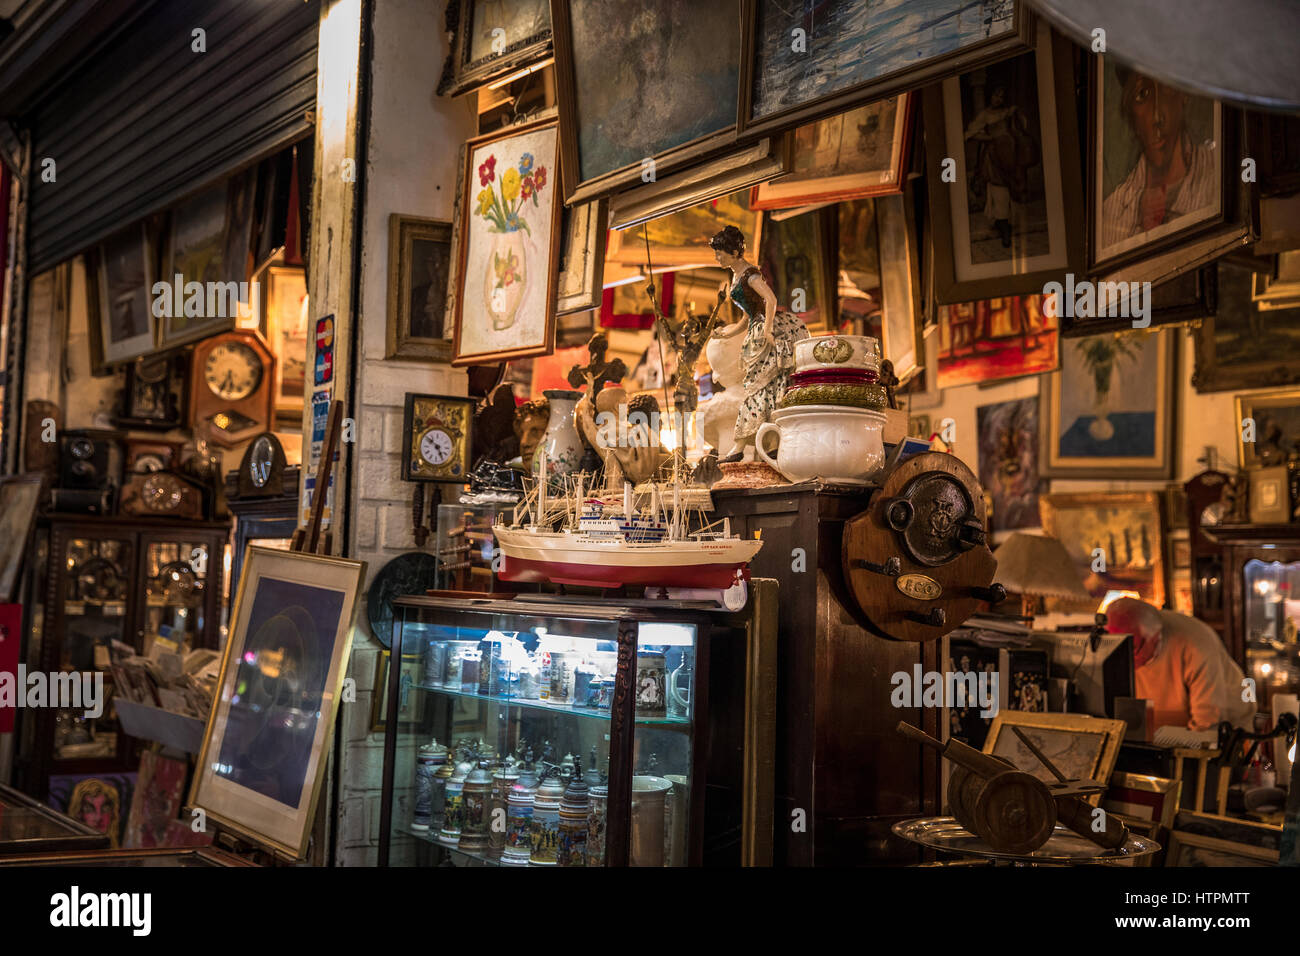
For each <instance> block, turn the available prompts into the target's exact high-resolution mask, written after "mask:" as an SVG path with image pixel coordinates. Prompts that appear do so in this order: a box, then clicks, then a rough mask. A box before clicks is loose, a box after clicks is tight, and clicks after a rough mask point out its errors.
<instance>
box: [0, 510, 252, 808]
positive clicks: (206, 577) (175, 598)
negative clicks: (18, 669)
mask: <svg viewBox="0 0 1300 956" xmlns="http://www.w3.org/2000/svg"><path fill="white" fill-rule="evenodd" d="M229 531H230V527H229V525H228V524H226V523H224V522H220V523H216V522H202V521H192V522H177V521H161V520H158V519H149V518H131V519H121V518H100V517H89V516H80V517H73V516H60V515H52V516H49V517H46V518H42V519H41V520H40V522H39V524H38V533H37V541H36V544H35V549H34V552H33V553H34V554H36V555H37V557H38V564H39V567H37V569H36V573H34V574H33V575H31V589H30V592H29V596H28V606H29V607H30V613H29V621H30V625H29V626H30V628H31V630H30V635H29V643H28V651H27V655H28V656H27V661H28V666H29V667H33V668H35V669H39V670H40V671H43V672H45V673H47V674H52V673H58V672H68V671H80V672H82V673H83V674H86V675H88V676H91V677H92V679H93V675H94V674H95V672H97V671H98V672H103V675H104V676H103V680H104V684H105V692H106V693H107V691H108V689H109V688H110V687H111V682H112V676H111V674H110V673H109V672H108V671H109V663H110V657H111V647H112V642H115V641H116V642H121V643H124V644H127V645H130V646H132V647H133V648H134V649H135V652H136V653H143V652H144V651H145V650H147V646H146V645H147V643H148V641H150V640H152V639H153V638H154V637H157V636H166V637H168V639H170V640H172V641H174V642H175V643H176V644H177V645H178V646H179V645H182V644H186V643H188V644H189V645H190V646H191V647H195V648H198V647H210V648H215V647H217V646H218V643H219V640H220V637H219V635H220V631H219V627H220V623H221V620H220V619H221V604H222V593H223V584H224V579H223V573H222V571H223V567H224V558H225V546H226V542H227V539H228V536H229ZM84 709H85V708H77V707H72V708H55V707H41V708H35V709H30V710H29V709H24V710H20V711H19V720H20V721H21V722H22V725H21V730H20V738H19V739H20V741H21V744H20V746H21V752H20V756H19V760H18V763H17V778H16V779H17V780H18V782H19V785H20V787H21V789H22V790H23V791H25V792H26V793H29V794H32V795H33V796H36V797H40V798H44V797H45V796H46V794H47V792H48V788H49V777H50V775H51V774H79V773H110V772H114V771H118V772H126V771H130V770H134V769H135V756H136V747H135V743H134V741H132V739H131V738H129V737H127V736H126V735H125V734H123V733H122V732H121V730H120V729H119V727H118V725H117V722H116V720H115V718H114V717H113V716H112V714H113V711H112V708H111V707H105V708H104V712H103V713H102V714H101V715H100V716H99V717H97V718H88V717H86V716H85V715H84Z"/></svg>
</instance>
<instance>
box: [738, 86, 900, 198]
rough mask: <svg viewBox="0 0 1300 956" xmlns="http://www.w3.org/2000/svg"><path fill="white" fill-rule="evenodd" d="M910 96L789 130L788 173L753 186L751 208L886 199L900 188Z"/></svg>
mask: <svg viewBox="0 0 1300 956" xmlns="http://www.w3.org/2000/svg"><path fill="white" fill-rule="evenodd" d="M914 106H915V100H914V98H913V96H912V94H911V93H900V94H898V95H897V96H890V97H887V98H885V99H883V100H878V101H877V102H875V103H868V104H867V105H866V106H859V107H857V108H855V109H851V110H849V111H848V112H847V113H840V114H838V115H836V116H830V117H827V118H826V119H824V120H818V121H817V122H815V123H809V124H807V125H805V126H800V127H799V128H798V129H797V130H795V131H794V158H793V162H792V165H791V169H790V172H788V173H787V174H786V175H784V176H782V177H780V178H779V179H777V180H776V181H775V182H770V183H762V184H760V185H758V186H755V187H754V188H753V193H752V195H751V197H750V207H751V208H753V209H794V208H797V207H799V206H811V205H815V204H818V203H828V202H843V201H844V200H846V199H865V198H867V197H868V196H888V195H890V194H891V193H897V192H901V191H902V189H903V176H904V170H903V165H904V163H906V162H907V151H908V147H909V146H910V145H911V139H912V137H911V130H912V113H913V111H914Z"/></svg>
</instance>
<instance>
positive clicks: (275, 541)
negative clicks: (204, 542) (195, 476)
mask: <svg viewBox="0 0 1300 956" xmlns="http://www.w3.org/2000/svg"><path fill="white" fill-rule="evenodd" d="M282 474H283V482H282V484H281V485H280V487H278V488H276V489H275V493H274V494H271V495H257V496H250V497H245V496H244V495H243V494H242V493H241V489H242V488H243V487H244V485H245V475H244V472H243V469H242V468H241V470H240V471H238V472H234V471H232V472H228V473H227V474H226V507H227V508H229V509H230V513H231V514H232V515H233V516H234V518H235V539H234V543H233V544H232V545H231V549H230V580H231V581H232V582H233V584H232V591H231V593H234V591H233V588H234V587H238V585H239V575H240V573H241V572H242V570H243V567H244V549H245V548H246V547H248V545H250V544H257V545H260V546H262V547H264V548H284V549H285V550H288V547H289V543H290V541H292V540H293V533H294V531H296V530H297V528H298V466H297V465H292V466H290V467H288V468H285V469H284V471H283V473H282Z"/></svg>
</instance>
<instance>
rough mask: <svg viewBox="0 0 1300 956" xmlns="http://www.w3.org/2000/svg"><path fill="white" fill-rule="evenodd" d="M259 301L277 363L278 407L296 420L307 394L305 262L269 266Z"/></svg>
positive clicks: (280, 412)
mask: <svg viewBox="0 0 1300 956" xmlns="http://www.w3.org/2000/svg"><path fill="white" fill-rule="evenodd" d="M262 281H263V283H264V287H263V289H262V292H261V296H260V301H261V308H262V310H263V315H262V317H261V318H262V332H263V334H264V335H265V336H266V341H267V343H268V344H269V345H270V346H271V351H272V352H274V353H275V355H276V358H278V359H279V361H277V362H276V363H275V411H276V414H277V415H280V416H284V417H287V418H289V419H291V420H293V421H294V422H295V423H296V422H297V421H298V420H299V417H300V416H301V414H302V405H303V402H304V401H305V400H306V399H305V396H306V394H307V330H308V328H309V326H310V324H311V306H310V301H309V298H308V296H307V276H306V273H305V271H304V270H303V268H302V266H284V265H272V266H269V267H267V269H266V272H265V275H264V278H263V280H262Z"/></svg>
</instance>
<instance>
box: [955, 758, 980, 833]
mask: <svg viewBox="0 0 1300 956" xmlns="http://www.w3.org/2000/svg"><path fill="white" fill-rule="evenodd" d="M983 785H984V778H983V777H981V776H979V775H978V774H974V773H971V772H970V771H969V770H967V769H966V768H965V767H961V766H954V767H953V768H952V775H951V776H949V777H948V809H949V810H950V811H951V812H952V816H953V819H954V820H956V821H957V822H958V823H959V824H960V825H961V826H962V828H963V829H965V830H969V831H970V832H971V833H974V832H975V798H976V797H977V796H979V791H980V788H981V787H983Z"/></svg>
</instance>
